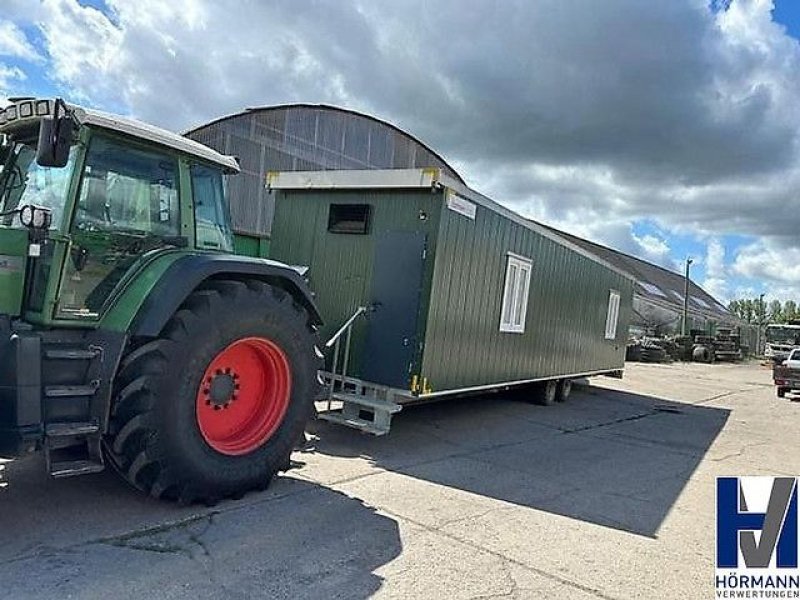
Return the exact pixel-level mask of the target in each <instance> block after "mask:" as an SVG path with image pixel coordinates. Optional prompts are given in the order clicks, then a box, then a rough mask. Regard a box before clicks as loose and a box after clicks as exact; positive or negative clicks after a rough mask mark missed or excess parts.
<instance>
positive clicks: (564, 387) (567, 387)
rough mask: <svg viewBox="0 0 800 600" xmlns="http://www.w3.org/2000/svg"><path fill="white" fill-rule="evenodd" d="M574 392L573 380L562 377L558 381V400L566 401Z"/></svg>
mask: <svg viewBox="0 0 800 600" xmlns="http://www.w3.org/2000/svg"><path fill="white" fill-rule="evenodd" d="M571 392H572V380H571V379H562V380H561V381H559V382H558V391H557V392H556V402H566V401H567V399H568V398H569V395H570V393H571Z"/></svg>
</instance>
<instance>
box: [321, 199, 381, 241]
mask: <svg viewBox="0 0 800 600" xmlns="http://www.w3.org/2000/svg"><path fill="white" fill-rule="evenodd" d="M371 208H372V207H371V206H370V205H369V204H331V208H330V213H329V214H328V231H330V232H331V233H349V234H356V235H365V234H367V233H369V218H370V212H371V210H370V209H371Z"/></svg>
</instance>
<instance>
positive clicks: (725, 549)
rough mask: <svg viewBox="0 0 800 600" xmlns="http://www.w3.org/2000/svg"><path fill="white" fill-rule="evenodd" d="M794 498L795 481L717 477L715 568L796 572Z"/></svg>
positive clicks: (785, 478) (795, 479) (790, 478)
mask: <svg viewBox="0 0 800 600" xmlns="http://www.w3.org/2000/svg"><path fill="white" fill-rule="evenodd" d="M797 494H798V478H796V477H719V478H718V479H717V569H739V568H746V569H772V568H776V569H797V568H798V560H797V538H798V518H797ZM748 498H749V499H750V500H748ZM756 505H758V506H756ZM764 507H765V509H764ZM740 559H741V560H740ZM742 562H743V564H740V563H742Z"/></svg>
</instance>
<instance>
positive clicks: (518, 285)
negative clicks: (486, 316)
mask: <svg viewBox="0 0 800 600" xmlns="http://www.w3.org/2000/svg"><path fill="white" fill-rule="evenodd" d="M532 264H533V263H532V261H531V260H530V259H529V258H525V257H524V256H518V255H516V254H511V253H509V254H508V259H507V262H506V283H505V286H504V288H503V312H502V315H501V317H500V331H502V332H504V333H525V315H526V313H527V312H528V294H529V292H530V289H531V266H532Z"/></svg>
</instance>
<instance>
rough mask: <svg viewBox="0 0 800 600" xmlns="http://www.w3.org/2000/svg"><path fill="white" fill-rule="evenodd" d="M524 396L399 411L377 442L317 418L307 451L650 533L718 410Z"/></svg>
mask: <svg viewBox="0 0 800 600" xmlns="http://www.w3.org/2000/svg"><path fill="white" fill-rule="evenodd" d="M532 394H533V392H532V391H531V390H519V391H516V392H513V393H505V394H497V395H494V396H483V397H480V398H471V399H462V400H451V401H447V402H442V403H438V404H429V405H422V406H416V407H406V408H405V409H404V410H403V412H402V413H400V414H399V415H398V416H396V417H395V419H394V420H393V422H392V431H391V433H390V434H389V435H388V436H386V437H382V438H372V437H368V436H365V435H362V434H359V433H357V432H354V431H351V430H346V429H342V428H338V427H336V426H333V425H329V424H328V423H326V422H320V421H318V422H316V423H315V424H314V427H315V433H316V439H315V440H313V448H312V450H313V451H314V452H318V453H322V454H328V455H332V456H361V457H365V458H368V459H369V460H370V461H371V462H373V463H374V464H375V465H376V466H378V467H380V468H383V469H386V470H388V471H393V472H397V473H401V474H404V475H407V476H410V477H414V478H419V479H423V480H426V481H430V482H433V483H437V484H441V485H444V486H448V487H451V488H456V489H460V490H464V491H467V492H471V493H474V494H478V495H480V496H484V497H489V498H494V499H498V500H502V501H505V502H510V503H514V504H517V505H522V506H526V507H530V508H534V509H538V510H543V511H548V512H551V513H556V514H559V515H564V516H567V517H571V518H574V519H580V520H582V521H587V522H590V523H595V524H599V525H603V526H608V527H613V528H615V529H620V530H623V531H628V532H631V533H635V534H638V535H642V536H648V537H656V534H657V532H658V530H659V527H660V526H661V524H662V522H663V521H664V518H665V517H666V515H667V514H668V513H669V511H670V509H671V508H672V506H673V505H674V503H675V501H676V499H677V498H678V496H679V495H680V493H681V491H682V490H683V488H684V486H685V485H686V483H687V481H688V480H689V478H690V477H691V475H692V473H693V472H694V470H695V469H696V468H697V466H698V464H699V462H700V461H701V460H702V458H703V456H704V455H705V453H706V452H707V451H708V449H709V447H710V446H711V445H712V443H713V442H714V440H715V439H716V437H717V435H718V434H719V432H720V431H721V430H722V428H723V426H724V425H725V422H726V420H727V418H728V415H729V412H730V411H728V410H725V409H720V408H712V407H704V406H696V405H691V404H685V403H678V402H670V401H667V400H663V399H660V398H655V397H650V396H643V395H637V394H632V393H626V392H619V391H612V390H607V389H603V388H599V387H592V386H588V387H581V388H578V389H576V390H575V391H573V395H572V397H571V398H570V399H569V401H568V402H567V403H565V404H557V405H555V406H550V407H544V406H536V405H532V404H530V403H528V402H527V400H530V399H531V396H532Z"/></svg>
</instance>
